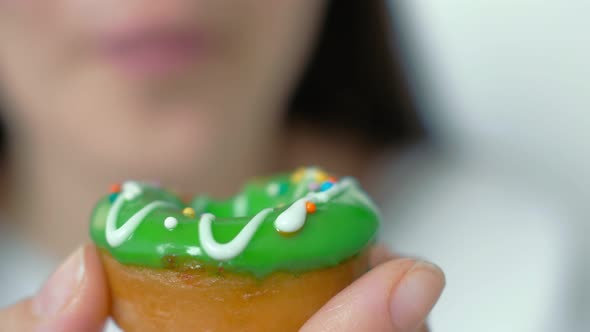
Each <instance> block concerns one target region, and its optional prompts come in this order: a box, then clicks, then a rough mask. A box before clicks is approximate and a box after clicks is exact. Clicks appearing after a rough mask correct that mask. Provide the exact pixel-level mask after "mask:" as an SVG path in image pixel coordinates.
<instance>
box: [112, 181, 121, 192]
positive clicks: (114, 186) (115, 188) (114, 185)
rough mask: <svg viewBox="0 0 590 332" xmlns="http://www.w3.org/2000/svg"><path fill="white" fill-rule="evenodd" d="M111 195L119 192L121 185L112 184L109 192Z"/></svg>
mask: <svg viewBox="0 0 590 332" xmlns="http://www.w3.org/2000/svg"><path fill="white" fill-rule="evenodd" d="M109 192H110V193H111V194H116V193H120V192H121V184H119V183H114V184H112V185H111V189H110V190H109Z"/></svg>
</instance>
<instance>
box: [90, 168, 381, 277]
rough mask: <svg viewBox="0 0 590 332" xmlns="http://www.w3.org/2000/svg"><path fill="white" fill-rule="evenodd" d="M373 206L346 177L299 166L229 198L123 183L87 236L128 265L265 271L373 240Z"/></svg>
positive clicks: (308, 263) (296, 266)
mask: <svg viewBox="0 0 590 332" xmlns="http://www.w3.org/2000/svg"><path fill="white" fill-rule="evenodd" d="M378 228H379V212H378V210H377V208H376V207H375V205H374V204H373V202H372V201H371V199H370V198H369V197H368V196H367V195H366V194H365V193H364V192H363V191H362V190H361V189H360V187H359V185H358V184H357V182H356V181H355V180H354V179H353V178H350V177H345V178H341V179H336V178H334V177H331V176H328V174H326V173H325V172H323V171H322V170H320V169H318V168H313V167H310V168H302V169H299V170H297V171H295V172H293V173H290V174H278V175H275V176H272V177H267V178H260V179H256V180H253V181H251V182H249V183H247V184H246V185H245V187H244V189H243V190H242V192H240V193H238V194H237V195H235V196H233V197H231V198H229V199H227V200H213V199H211V198H209V197H207V196H204V195H201V196H197V197H195V198H194V199H193V200H192V201H191V202H190V203H188V204H187V203H183V201H182V200H181V199H180V198H179V197H177V196H176V195H175V194H173V193H171V192H169V191H166V190H164V189H161V188H159V187H157V186H154V185H150V184H147V183H139V182H134V181H127V182H125V183H123V184H122V185H120V186H114V188H113V190H112V193H111V194H109V195H107V196H105V197H104V198H102V199H101V200H100V201H99V202H98V204H97V205H96V208H95V209H94V212H93V214H92V218H91V225H90V236H91V238H92V240H93V241H94V242H95V243H96V244H97V245H98V246H99V247H100V248H102V249H104V250H106V251H107V252H108V253H110V255H111V256H112V257H114V258H115V259H116V260H117V261H119V262H120V263H122V264H126V265H138V266H145V267H151V268H180V269H191V268H201V267H203V266H205V267H207V266H208V267H214V268H223V269H225V270H228V271H235V272H248V273H252V274H253V275H255V276H257V277H264V276H265V275H268V274H269V273H272V272H275V271H290V272H294V273H299V272H305V271H309V270H314V269H319V268H324V267H331V266H335V265H337V264H339V263H341V262H343V261H344V260H346V259H348V258H351V257H354V256H355V255H356V254H358V253H359V252H361V251H363V250H364V249H366V248H367V247H368V246H369V245H370V244H372V243H373V242H374V240H375V237H376V234H377V230H378Z"/></svg>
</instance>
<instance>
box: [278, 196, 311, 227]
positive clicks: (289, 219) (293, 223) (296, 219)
mask: <svg viewBox="0 0 590 332" xmlns="http://www.w3.org/2000/svg"><path fill="white" fill-rule="evenodd" d="M307 201H308V199H307V198H306V197H303V198H300V199H298V200H297V201H295V203H293V204H291V206H289V207H288V208H287V209H286V210H285V211H283V213H281V214H280V215H279V216H278V217H277V219H276V220H275V228H276V230H277V231H279V232H283V233H295V232H297V231H298V230H300V229H301V227H303V224H305V217H306V216H307V210H306V209H305V203H307Z"/></svg>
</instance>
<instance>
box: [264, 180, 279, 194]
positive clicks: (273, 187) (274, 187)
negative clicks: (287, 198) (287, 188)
mask: <svg viewBox="0 0 590 332" xmlns="http://www.w3.org/2000/svg"><path fill="white" fill-rule="evenodd" d="M280 190H281V187H280V185H279V184H278V183H276V182H273V183H271V184H269V185H268V186H266V193H267V194H268V196H270V197H276V196H277V195H278V194H279V191H280Z"/></svg>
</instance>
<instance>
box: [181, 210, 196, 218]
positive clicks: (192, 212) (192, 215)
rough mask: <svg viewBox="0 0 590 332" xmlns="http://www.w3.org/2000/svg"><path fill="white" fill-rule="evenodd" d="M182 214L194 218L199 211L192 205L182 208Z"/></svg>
mask: <svg viewBox="0 0 590 332" xmlns="http://www.w3.org/2000/svg"><path fill="white" fill-rule="evenodd" d="M182 214H183V215H184V216H185V217H189V218H194V217H195V216H196V215H197V213H196V212H195V209H193V208H192V207H186V208H184V210H182Z"/></svg>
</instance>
